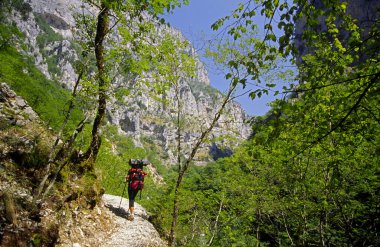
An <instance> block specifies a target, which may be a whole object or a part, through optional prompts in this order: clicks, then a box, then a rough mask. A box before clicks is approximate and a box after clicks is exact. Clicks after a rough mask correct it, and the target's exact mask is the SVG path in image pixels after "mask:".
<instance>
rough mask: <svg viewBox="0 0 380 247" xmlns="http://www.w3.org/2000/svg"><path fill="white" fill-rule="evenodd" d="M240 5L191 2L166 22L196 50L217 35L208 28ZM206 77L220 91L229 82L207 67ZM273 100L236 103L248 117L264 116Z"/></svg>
mask: <svg viewBox="0 0 380 247" xmlns="http://www.w3.org/2000/svg"><path fill="white" fill-rule="evenodd" d="M239 2H240V1H238V0H190V3H189V5H187V6H183V7H181V8H179V9H175V10H174V13H173V14H171V15H166V16H165V19H166V20H167V21H168V22H169V23H170V24H171V25H172V26H173V27H175V28H176V29H179V30H180V31H181V32H182V33H183V34H184V35H185V37H186V38H187V39H189V40H190V41H191V42H192V44H193V45H194V46H195V48H196V49H198V48H200V47H201V45H202V43H203V42H201V40H202V39H207V38H210V37H211V36H213V35H215V34H216V33H215V32H214V31H213V30H212V29H211V25H212V23H214V22H215V21H216V20H218V18H220V17H223V16H225V15H229V14H230V13H231V11H232V10H234V8H235V7H236V6H237V5H238V3H239ZM204 61H205V60H204ZM208 74H209V77H210V81H211V85H212V86H213V87H216V88H218V89H219V90H220V91H222V92H223V91H224V90H225V89H226V85H227V83H228V82H227V81H226V80H225V79H224V75H222V74H218V73H217V72H216V71H215V70H213V69H212V68H210V67H208ZM273 99H274V97H272V96H262V98H260V99H255V100H251V99H250V98H249V97H248V96H247V95H245V96H241V97H239V98H237V99H236V101H237V102H239V103H240V104H241V106H242V107H243V108H244V110H245V111H246V112H247V113H248V114H249V115H251V116H258V115H264V114H265V113H266V112H267V111H268V110H269V107H268V106H267V103H268V102H270V101H272V100H273Z"/></svg>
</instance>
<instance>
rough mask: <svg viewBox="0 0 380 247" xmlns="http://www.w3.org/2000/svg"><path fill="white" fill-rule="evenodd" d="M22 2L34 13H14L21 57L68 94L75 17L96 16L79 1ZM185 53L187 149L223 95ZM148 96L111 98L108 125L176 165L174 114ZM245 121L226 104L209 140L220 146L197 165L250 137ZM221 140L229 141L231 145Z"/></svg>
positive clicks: (204, 151)
mask: <svg viewBox="0 0 380 247" xmlns="http://www.w3.org/2000/svg"><path fill="white" fill-rule="evenodd" d="M26 2H27V3H28V4H29V5H30V7H31V9H32V12H30V13H29V16H28V18H23V17H22V16H21V15H20V14H19V13H17V12H13V13H12V19H13V20H14V21H15V22H16V24H17V26H18V28H19V29H20V30H21V31H22V32H23V33H24V34H25V38H26V43H27V45H28V49H27V50H26V51H24V52H26V53H27V54H28V55H31V56H33V57H34V60H35V64H36V65H37V67H38V68H39V69H40V70H41V71H42V72H43V73H44V74H45V75H46V77H48V78H52V79H55V80H58V81H60V82H61V83H62V85H63V86H65V87H66V88H68V89H70V88H72V87H73V84H74V82H75V81H76V79H77V74H76V72H75V70H74V63H75V61H76V60H78V57H79V56H78V53H77V50H76V49H75V48H74V47H75V40H74V37H73V30H74V29H75V21H74V18H73V13H75V12H80V11H84V10H85V11H89V12H90V13H91V12H92V13H95V11H94V10H92V9H91V8H89V7H88V6H84V5H83V3H82V2H81V1H79V0H73V1H70V3H69V4H68V3H67V1H63V0H52V1H43V0H33V1H26ZM160 29H161V31H162V29H165V30H167V29H168V28H167V27H159V30H158V31H160ZM169 33H171V34H172V35H176V36H180V37H182V35H181V34H180V33H179V32H178V31H176V30H174V29H170V30H169ZM182 39H183V37H182ZM186 52H188V53H189V54H192V56H193V57H194V58H195V60H196V64H197V71H196V76H195V77H194V78H191V79H188V80H185V81H182V82H181V86H180V87H181V89H180V92H181V98H182V99H183V102H185V104H184V105H185V106H184V108H185V109H184V114H183V115H185V116H189V120H188V124H187V126H188V127H187V128H186V129H185V130H184V131H183V136H182V138H183V139H182V140H183V141H184V143H185V144H184V147H185V148H186V147H187V148H189V147H190V146H191V145H192V143H193V142H194V140H195V139H196V138H197V137H198V135H199V133H200V132H199V131H200V130H201V129H204V128H206V127H207V126H208V124H209V123H210V122H211V120H212V118H213V116H214V113H215V112H216V110H217V109H218V106H219V105H220V100H221V98H222V94H221V93H220V92H219V91H217V90H216V89H213V88H212V87H210V85H209V84H210V81H209V78H208V75H207V71H206V69H205V67H204V65H203V63H202V62H201V60H200V59H199V58H198V55H197V54H196V52H195V50H194V49H190V50H188V51H186ZM120 81H122V82H124V83H127V84H128V83H130V84H133V81H131V80H130V79H128V78H125V77H123V76H118V77H117V78H115V81H114V83H115V84H117V82H120ZM173 94H174V91H173V90H169V92H168V93H167V94H166V95H164V96H162V97H165V99H167V100H172V99H173V98H174V95H173ZM147 95H148V94H144V93H143V94H140V95H130V96H128V97H123V99H122V100H120V99H116V98H114V97H111V98H110V100H109V102H110V103H109V104H108V108H107V116H108V122H109V124H113V125H117V126H119V130H120V132H121V133H123V134H125V135H130V136H132V137H133V138H134V141H135V143H136V145H139V146H144V145H145V144H146V143H147V142H149V143H151V144H152V143H153V144H154V145H155V146H157V147H158V149H159V150H160V153H161V156H162V158H164V159H165V160H166V161H167V162H168V163H171V162H174V160H175V159H174V155H173V153H174V147H175V145H176V144H175V136H176V131H175V125H174V123H173V112H171V111H170V109H168V108H167V107H166V106H165V105H164V104H162V103H161V102H158V101H156V100H153V99H152V98H150V97H148V96H147ZM247 117H248V116H247V115H246V114H245V112H244V110H243V109H242V108H241V107H240V105H239V104H238V103H235V102H231V103H229V104H228V105H227V109H226V111H225V113H224V114H223V116H222V117H221V119H220V121H219V122H220V123H219V124H218V125H217V126H216V128H215V129H214V131H213V132H212V133H211V136H210V138H211V140H212V139H218V141H211V142H210V143H209V144H207V145H204V146H203V147H202V148H201V150H200V152H199V155H198V156H197V157H196V159H197V160H198V163H202V162H207V161H209V160H212V159H216V158H218V157H221V156H226V155H229V154H230V153H231V149H232V147H233V146H235V145H236V144H237V143H239V142H241V141H242V140H244V139H246V138H247V137H248V136H249V134H250V128H249V126H248V125H247V124H246V123H245V122H246V119H247ZM224 136H229V138H228V140H229V141H227V138H224ZM231 140H232V141H231Z"/></svg>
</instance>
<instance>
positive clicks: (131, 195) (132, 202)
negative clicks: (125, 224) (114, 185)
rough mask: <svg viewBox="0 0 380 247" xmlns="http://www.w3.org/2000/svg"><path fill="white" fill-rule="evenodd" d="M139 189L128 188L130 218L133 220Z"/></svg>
mask: <svg viewBox="0 0 380 247" xmlns="http://www.w3.org/2000/svg"><path fill="white" fill-rule="evenodd" d="M138 192H139V191H138V190H132V189H129V190H128V197H129V219H130V220H133V218H134V211H135V197H136V195H137V193H138Z"/></svg>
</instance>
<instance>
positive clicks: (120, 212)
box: [105, 204, 128, 219]
mask: <svg viewBox="0 0 380 247" xmlns="http://www.w3.org/2000/svg"><path fill="white" fill-rule="evenodd" d="M105 206H106V208H108V209H109V210H110V211H111V212H112V213H114V214H115V215H116V216H119V217H122V218H125V219H128V212H127V211H125V209H124V208H119V207H114V206H113V205H112V204H107V205H105Z"/></svg>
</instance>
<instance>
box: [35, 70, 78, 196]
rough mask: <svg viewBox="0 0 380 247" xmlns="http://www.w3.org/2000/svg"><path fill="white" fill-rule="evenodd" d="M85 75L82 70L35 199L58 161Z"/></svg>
mask: <svg viewBox="0 0 380 247" xmlns="http://www.w3.org/2000/svg"><path fill="white" fill-rule="evenodd" d="M83 74H84V71H83V70H82V71H81V72H80V73H79V75H78V78H77V80H76V82H75V85H74V88H73V91H72V93H71V96H72V99H71V100H70V104H69V109H68V110H67V113H66V116H65V120H64V121H63V124H62V126H61V129H60V130H59V133H58V135H57V137H56V139H55V142H54V145H53V147H52V149H51V151H50V153H49V160H48V163H47V165H46V167H45V176H44V177H43V179H42V181H41V183H40V185H39V186H38V190H37V197H35V199H37V198H38V197H40V195H41V193H42V190H43V188H44V186H45V183H46V181H47V179H48V178H49V175H50V168H51V164H52V163H53V162H55V160H56V159H57V154H56V148H57V146H58V143H59V140H60V139H61V137H62V133H63V130H64V129H65V128H66V125H67V122H68V121H69V118H70V116H71V112H72V110H73V109H74V99H75V98H76V96H77V89H78V86H79V83H80V81H81V80H82V77H83ZM64 145H65V144H64ZM53 155H54V158H53ZM63 158H65V157H63Z"/></svg>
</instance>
